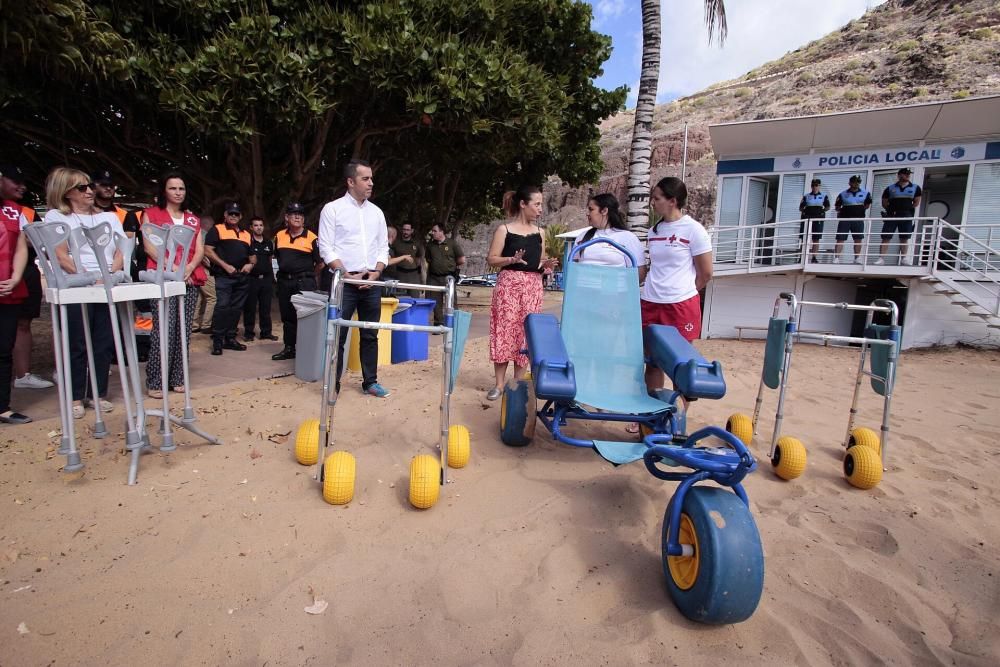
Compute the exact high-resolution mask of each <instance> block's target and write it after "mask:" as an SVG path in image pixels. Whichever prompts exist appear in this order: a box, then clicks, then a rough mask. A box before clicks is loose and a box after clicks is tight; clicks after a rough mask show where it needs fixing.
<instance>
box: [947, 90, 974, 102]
mask: <svg viewBox="0 0 1000 667" xmlns="http://www.w3.org/2000/svg"><path fill="white" fill-rule="evenodd" d="M971 94H972V93H970V92H969V91H968V90H959V91H956V92H955V94H954V95H952V96H951V99H953V100H964V99H965V98H966V97H968V96H969V95H971Z"/></svg>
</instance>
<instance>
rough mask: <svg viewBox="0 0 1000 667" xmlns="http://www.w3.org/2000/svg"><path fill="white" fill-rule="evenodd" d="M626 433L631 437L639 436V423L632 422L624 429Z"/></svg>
mask: <svg viewBox="0 0 1000 667" xmlns="http://www.w3.org/2000/svg"><path fill="white" fill-rule="evenodd" d="M625 432H626V433H631V434H632V435H639V422H632V423H631V424H629V425H628V426H626V427H625Z"/></svg>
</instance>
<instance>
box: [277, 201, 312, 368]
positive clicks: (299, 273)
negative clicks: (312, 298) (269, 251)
mask: <svg viewBox="0 0 1000 667" xmlns="http://www.w3.org/2000/svg"><path fill="white" fill-rule="evenodd" d="M305 214H306V210H305V208H303V206H302V204H299V203H298V202H292V203H291V204H289V205H288V207H287V208H286V209H285V228H284V229H282V230H281V231H280V232H278V233H277V234H275V235H274V254H275V256H276V257H277V258H278V309H279V310H280V311H281V325H282V328H283V330H284V332H283V334H282V338H283V340H284V343H285V347H284V349H282V350H281V352H279V353H277V354H275V355H272V356H271V358H272V359H274V360H275V361H284V360H285V359H294V358H295V337H296V335H297V333H298V318H297V316H296V314H295V306H293V305H292V295H293V294H299V293H300V292H312V291H315V290H316V289H317V283H316V267H317V266H319V265H320V264H322V262H323V261H322V260H321V259H320V256H319V245H318V239H317V237H316V235H315V234H313V233H312V232H311V231H309V230H308V229H306V228H305V223H306V215H305Z"/></svg>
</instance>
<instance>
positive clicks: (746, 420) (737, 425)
mask: <svg viewBox="0 0 1000 667" xmlns="http://www.w3.org/2000/svg"><path fill="white" fill-rule="evenodd" d="M726 430H727V431H729V432H730V433H732V434H733V435H735V436H736V437H737V438H739V439H740V442H742V443H743V444H744V445H749V444H750V441H751V440H753V420H752V419H751V418H750V417H749V416H747V415H744V414H740V413H739V412H737V413H736V414H734V415H730V416H729V419H728V420H726Z"/></svg>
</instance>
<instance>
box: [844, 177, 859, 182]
mask: <svg viewBox="0 0 1000 667" xmlns="http://www.w3.org/2000/svg"><path fill="white" fill-rule="evenodd" d="M847 180H848V182H850V183H860V182H861V177H860V176H851V177H850V178H849V179H847Z"/></svg>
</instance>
